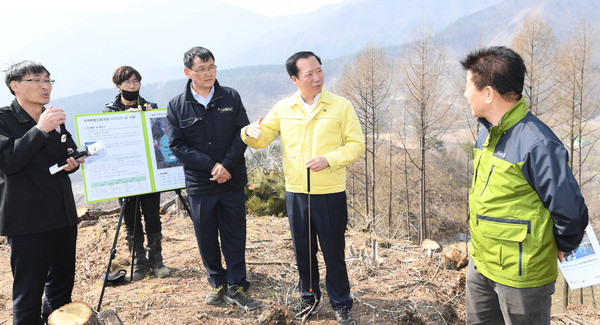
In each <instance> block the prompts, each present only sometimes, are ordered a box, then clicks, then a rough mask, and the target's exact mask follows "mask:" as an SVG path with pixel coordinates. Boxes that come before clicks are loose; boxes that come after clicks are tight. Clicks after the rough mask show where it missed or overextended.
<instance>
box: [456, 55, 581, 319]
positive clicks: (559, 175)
mask: <svg viewBox="0 0 600 325" xmlns="http://www.w3.org/2000/svg"><path fill="white" fill-rule="evenodd" d="M461 64H462V66H463V68H464V69H465V70H466V71H467V83H466V90H465V97H466V98H467V102H468V103H469V105H470V106H471V111H472V112H473V116H474V117H476V118H478V119H479V121H480V123H481V124H482V126H483V127H482V129H481V131H480V133H479V136H478V138H477V141H476V143H475V148H474V167H475V168H474V175H473V183H472V187H471V192H470V194H469V227H470V229H471V243H472V247H471V250H470V254H471V261H470V262H469V268H468V270H467V288H466V315H467V324H550V308H551V305H552V300H551V296H552V293H554V283H555V281H556V277H557V274H558V266H557V261H556V259H557V257H558V259H559V260H560V261H562V257H563V252H568V251H571V250H573V249H575V248H576V247H577V246H578V245H579V243H580V241H581V239H582V237H583V234H584V231H585V228H586V226H587V223H588V210H587V207H586V205H585V202H584V199H583V197H582V195H581V192H580V190H579V186H578V185H577V181H576V180H575V178H574V177H573V174H572V172H571V169H570V168H569V165H568V161H569V159H568V153H567V151H566V149H565V148H564V146H563V144H562V143H561V142H560V140H559V139H558V138H557V137H556V135H555V134H554V133H553V132H552V131H551V130H550V128H549V127H548V126H546V125H545V124H544V123H543V122H541V121H540V120H539V119H538V118H537V117H535V116H534V115H532V114H531V113H530V112H529V111H528V109H527V105H526V103H525V101H524V99H523V97H522V96H521V93H522V91H523V84H524V79H525V72H526V68H525V64H524V62H523V59H522V58H521V57H520V56H519V55H518V54H517V53H515V52H514V51H513V50H511V49H508V48H506V47H490V48H487V49H481V50H478V51H475V52H472V53H470V54H469V55H467V57H466V58H465V59H464V60H463V61H461Z"/></svg>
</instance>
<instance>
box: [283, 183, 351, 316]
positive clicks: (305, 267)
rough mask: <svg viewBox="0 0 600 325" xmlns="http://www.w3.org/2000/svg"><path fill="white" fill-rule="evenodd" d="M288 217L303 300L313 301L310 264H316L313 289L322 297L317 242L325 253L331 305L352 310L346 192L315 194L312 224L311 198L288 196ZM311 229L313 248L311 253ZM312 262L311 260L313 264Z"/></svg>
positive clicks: (288, 193) (297, 195)
mask: <svg viewBox="0 0 600 325" xmlns="http://www.w3.org/2000/svg"><path fill="white" fill-rule="evenodd" d="M285 200H286V204H287V213H288V218H289V222H290V230H291V232H292V241H293V243H294V253H295V254H296V264H297V265H298V273H299V274H300V281H299V282H298V287H299V289H300V295H301V296H302V298H303V299H308V300H312V299H313V296H312V294H311V293H310V291H309V290H310V288H311V281H310V280H309V279H310V266H311V265H310V264H311V263H309V262H310V261H311V260H312V289H313V292H314V293H315V294H316V295H317V297H319V298H320V297H321V290H320V288H319V266H318V264H317V250H318V247H317V238H318V239H319V244H320V246H321V249H322V250H323V259H324V260H325V266H326V267H327V274H326V276H325V282H326V286H327V294H328V295H329V302H330V303H331V306H332V307H333V309H339V308H341V307H346V308H348V309H350V308H352V298H350V282H349V281H348V271H347V269H346V260H345V253H344V250H345V248H346V238H345V237H344V233H345V231H346V225H347V224H348V210H347V208H346V192H340V193H332V194H311V196H310V211H311V223H310V226H309V223H308V195H307V194H303V193H292V192H286V193H285ZM309 227H310V230H311V231H310V232H311V234H310V235H311V236H310V238H311V247H310V253H309V236H308V233H309ZM309 259H310V260H309Z"/></svg>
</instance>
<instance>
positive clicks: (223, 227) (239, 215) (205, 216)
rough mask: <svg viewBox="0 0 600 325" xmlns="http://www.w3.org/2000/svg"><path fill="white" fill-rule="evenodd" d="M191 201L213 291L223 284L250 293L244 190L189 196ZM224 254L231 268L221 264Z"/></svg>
mask: <svg viewBox="0 0 600 325" xmlns="http://www.w3.org/2000/svg"><path fill="white" fill-rule="evenodd" d="M188 199H189V202H190V212H191V213H192V215H191V217H192V221H193V223H194V230H195V232H196V240H197V241H198V249H199V250H200V256H202V262H203V263H204V268H205V269H206V272H207V273H208V276H207V277H208V282H209V283H210V285H211V286H212V287H213V288H215V287H218V286H220V285H222V284H236V285H239V286H240V287H243V288H244V289H245V290H248V287H249V286H250V283H249V282H248V281H246V201H245V199H246V198H245V195H244V190H243V189H239V190H233V191H227V192H223V193H218V194H210V195H208V194H206V195H188ZM219 236H220V238H221V245H220V246H219ZM221 251H222V252H223V257H224V258H225V263H226V264H227V269H224V268H223V265H222V264H221Z"/></svg>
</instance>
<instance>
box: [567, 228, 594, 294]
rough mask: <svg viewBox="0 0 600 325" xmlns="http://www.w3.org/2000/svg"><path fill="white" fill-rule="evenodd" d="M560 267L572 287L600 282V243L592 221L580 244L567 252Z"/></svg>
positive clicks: (576, 287)
mask: <svg viewBox="0 0 600 325" xmlns="http://www.w3.org/2000/svg"><path fill="white" fill-rule="evenodd" d="M558 267H559V268H560V271H561V272H562V274H563V275H564V277H565V279H566V280H567V283H568V284H569V287H570V288H571V289H578V288H583V287H589V286H592V285H596V284H599V283H600V245H599V244H598V239H597V238H596V234H595V233H594V230H593V229H592V225H591V223H590V224H588V226H587V228H585V235H584V236H583V239H582V240H581V243H580V244H579V246H577V248H576V249H574V250H573V251H571V252H566V253H565V255H564V258H563V262H562V263H561V262H560V261H559V262H558Z"/></svg>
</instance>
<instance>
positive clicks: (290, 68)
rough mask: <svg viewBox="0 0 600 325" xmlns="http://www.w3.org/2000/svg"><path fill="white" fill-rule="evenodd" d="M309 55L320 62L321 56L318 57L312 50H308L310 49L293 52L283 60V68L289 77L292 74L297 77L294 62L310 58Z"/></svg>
mask: <svg viewBox="0 0 600 325" xmlns="http://www.w3.org/2000/svg"><path fill="white" fill-rule="evenodd" d="M311 56H314V57H315V59H317V61H318V62H319V64H321V58H319V57H318V56H317V55H316V54H314V53H313V52H310V51H302V52H298V53H295V54H294V55H292V56H290V57H289V58H288V59H287V61H285V69H286V70H287V73H288V74H289V75H290V78H291V77H292V76H295V77H296V78H298V65H296V63H298V60H300V59H307V58H310V57H311Z"/></svg>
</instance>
